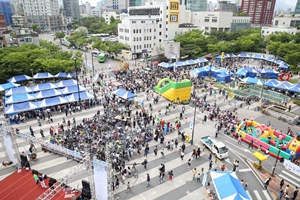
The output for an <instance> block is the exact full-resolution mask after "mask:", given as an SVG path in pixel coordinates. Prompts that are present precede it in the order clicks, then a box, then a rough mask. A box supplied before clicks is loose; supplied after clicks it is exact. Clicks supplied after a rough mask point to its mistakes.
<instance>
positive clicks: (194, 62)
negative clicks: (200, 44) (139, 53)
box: [158, 57, 208, 68]
mask: <svg viewBox="0 0 300 200" xmlns="http://www.w3.org/2000/svg"><path fill="white" fill-rule="evenodd" d="M206 62H208V60H207V59H205V58H203V57H201V58H197V59H195V60H186V61H179V62H175V63H166V62H162V63H159V64H158V66H160V67H163V68H174V67H183V66H189V65H197V64H200V63H206Z"/></svg>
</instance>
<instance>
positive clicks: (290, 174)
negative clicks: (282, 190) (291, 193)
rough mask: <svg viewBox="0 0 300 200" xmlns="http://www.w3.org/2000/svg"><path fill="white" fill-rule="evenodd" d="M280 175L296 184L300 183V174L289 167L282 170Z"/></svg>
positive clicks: (288, 181)
mask: <svg viewBox="0 0 300 200" xmlns="http://www.w3.org/2000/svg"><path fill="white" fill-rule="evenodd" d="M278 176H279V177H280V178H282V179H284V180H285V181H286V182H287V183H290V184H292V185H294V186H299V185H300V179H299V174H296V173H294V172H292V171H290V170H288V169H283V170H281V172H280V173H279V174H278Z"/></svg>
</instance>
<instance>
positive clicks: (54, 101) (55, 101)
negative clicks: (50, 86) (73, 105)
mask: <svg viewBox="0 0 300 200" xmlns="http://www.w3.org/2000/svg"><path fill="white" fill-rule="evenodd" d="M64 103H68V101H67V99H66V98H64V97H52V98H47V99H43V100H42V101H39V102H38V105H39V108H45V107H49V106H55V105H59V104H64Z"/></svg>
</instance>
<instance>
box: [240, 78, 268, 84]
mask: <svg viewBox="0 0 300 200" xmlns="http://www.w3.org/2000/svg"><path fill="white" fill-rule="evenodd" d="M241 82H244V83H251V84H256V85H263V84H264V81H262V80H260V79H257V78H251V77H247V78H243V79H242V80H241Z"/></svg>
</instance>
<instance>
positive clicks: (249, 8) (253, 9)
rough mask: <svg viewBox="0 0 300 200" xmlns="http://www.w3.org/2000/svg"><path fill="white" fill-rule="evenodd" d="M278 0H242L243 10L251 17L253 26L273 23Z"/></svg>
mask: <svg viewBox="0 0 300 200" xmlns="http://www.w3.org/2000/svg"><path fill="white" fill-rule="evenodd" d="M275 3H276V0H242V6H241V10H242V11H243V12H244V13H246V15H248V16H250V17H251V24H255V25H269V24H271V23H272V18H273V13H274V8H275Z"/></svg>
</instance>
